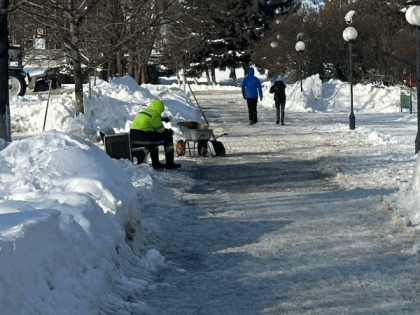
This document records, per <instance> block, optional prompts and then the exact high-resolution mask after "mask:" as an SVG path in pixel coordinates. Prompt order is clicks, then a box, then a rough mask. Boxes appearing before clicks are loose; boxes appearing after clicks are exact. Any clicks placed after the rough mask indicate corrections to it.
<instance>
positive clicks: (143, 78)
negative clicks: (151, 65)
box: [140, 63, 147, 84]
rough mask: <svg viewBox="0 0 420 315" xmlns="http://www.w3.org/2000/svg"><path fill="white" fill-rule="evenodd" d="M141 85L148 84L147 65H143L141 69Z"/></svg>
mask: <svg viewBox="0 0 420 315" xmlns="http://www.w3.org/2000/svg"><path fill="white" fill-rule="evenodd" d="M140 78H141V80H140V84H146V83H147V63H143V64H142V65H141V67H140Z"/></svg>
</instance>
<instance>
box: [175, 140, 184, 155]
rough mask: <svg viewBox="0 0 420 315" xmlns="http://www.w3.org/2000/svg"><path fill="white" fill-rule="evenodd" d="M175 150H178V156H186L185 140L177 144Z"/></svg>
mask: <svg viewBox="0 0 420 315" xmlns="http://www.w3.org/2000/svg"><path fill="white" fill-rule="evenodd" d="M175 149H176V154H177V155H178V156H184V155H185V142H184V140H179V141H178V142H177V143H176V146H175Z"/></svg>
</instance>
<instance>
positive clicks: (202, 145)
mask: <svg viewBox="0 0 420 315" xmlns="http://www.w3.org/2000/svg"><path fill="white" fill-rule="evenodd" d="M197 149H198V155H199V156H206V155H207V141H198V145H197Z"/></svg>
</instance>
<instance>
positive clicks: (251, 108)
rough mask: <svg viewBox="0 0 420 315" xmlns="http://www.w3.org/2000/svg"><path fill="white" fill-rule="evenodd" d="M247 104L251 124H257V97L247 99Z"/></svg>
mask: <svg viewBox="0 0 420 315" xmlns="http://www.w3.org/2000/svg"><path fill="white" fill-rule="evenodd" d="M246 102H247V104H248V114H249V122H252V123H254V124H256V123H257V122H258V118H257V103H258V98H257V97H253V98H247V99H246Z"/></svg>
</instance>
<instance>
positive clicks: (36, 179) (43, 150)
mask: <svg viewBox="0 0 420 315" xmlns="http://www.w3.org/2000/svg"><path fill="white" fill-rule="evenodd" d="M118 163H128V162H124V161H121V162H118ZM118 163H117V161H115V160H113V159H111V158H110V157H108V156H107V155H106V154H105V153H104V151H103V150H101V149H100V148H98V146H96V145H93V144H91V143H89V142H87V141H85V140H83V139H82V138H80V137H78V136H74V135H70V134H68V133H62V132H58V131H48V132H45V133H42V134H41V135H38V136H35V137H31V138H28V139H25V140H20V141H14V142H12V143H11V144H10V145H9V146H8V147H7V148H5V149H4V150H2V151H0V167H1V172H0V182H1V184H0V196H1V203H0V265H1V268H0V313H1V314H18V313H19V314H92V313H95V311H93V310H98V309H100V308H101V304H106V305H107V306H106V308H109V309H129V310H130V311H137V312H138V311H140V310H141V309H142V306H141V305H129V306H127V305H125V304H128V303H125V302H124V301H123V300H122V299H118V293H117V292H118V290H116V291H115V293H112V292H108V291H109V286H110V283H113V282H115V283H116V284H117V283H120V282H121V279H124V278H125V275H124V274H125V273H126V271H127V268H128V267H125V266H120V268H117V266H118V265H120V264H122V263H123V262H124V263H125V264H126V263H127V261H131V262H132V264H133V266H131V267H130V268H131V269H133V270H134V269H135V268H138V269H140V270H148V269H151V268H153V267H154V266H153V264H155V262H157V259H156V258H157V257H159V255H158V254H157V253H155V252H153V251H152V252H150V253H149V254H148V257H149V259H148V258H147V256H145V258H143V261H142V260H141V259H140V258H139V257H138V256H141V254H140V253H141V252H142V251H143V252H144V248H142V246H143V244H144V239H143V233H144V232H143V228H142V224H141V205H140V204H139V202H138V194H137V190H136V188H135V187H134V186H133V184H132V179H131V177H130V176H129V174H128V173H127V172H124V171H123V170H122V167H121V166H120V165H118ZM142 172H143V174H142V177H140V178H143V179H144V181H145V182H147V181H148V180H150V168H147V167H145V168H143V169H142ZM137 175H139V174H137ZM136 254H137V255H138V256H137V255H136ZM145 287H147V283H146V282H145V281H144V282H143V283H140V282H139V283H137V288H145ZM124 290H125V291H126V294H131V293H130V292H129V291H130V288H129V287H127V288H126V289H124ZM124 290H123V289H121V290H120V291H121V292H124ZM122 295H123V294H122ZM28 297H29V298H28ZM98 297H100V298H99V299H98ZM92 301H98V305H92V304H91V303H92ZM63 303H64V304H63ZM18 310H20V311H19V312H18ZM22 310H24V311H22ZM21 312H22V313H21Z"/></svg>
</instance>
